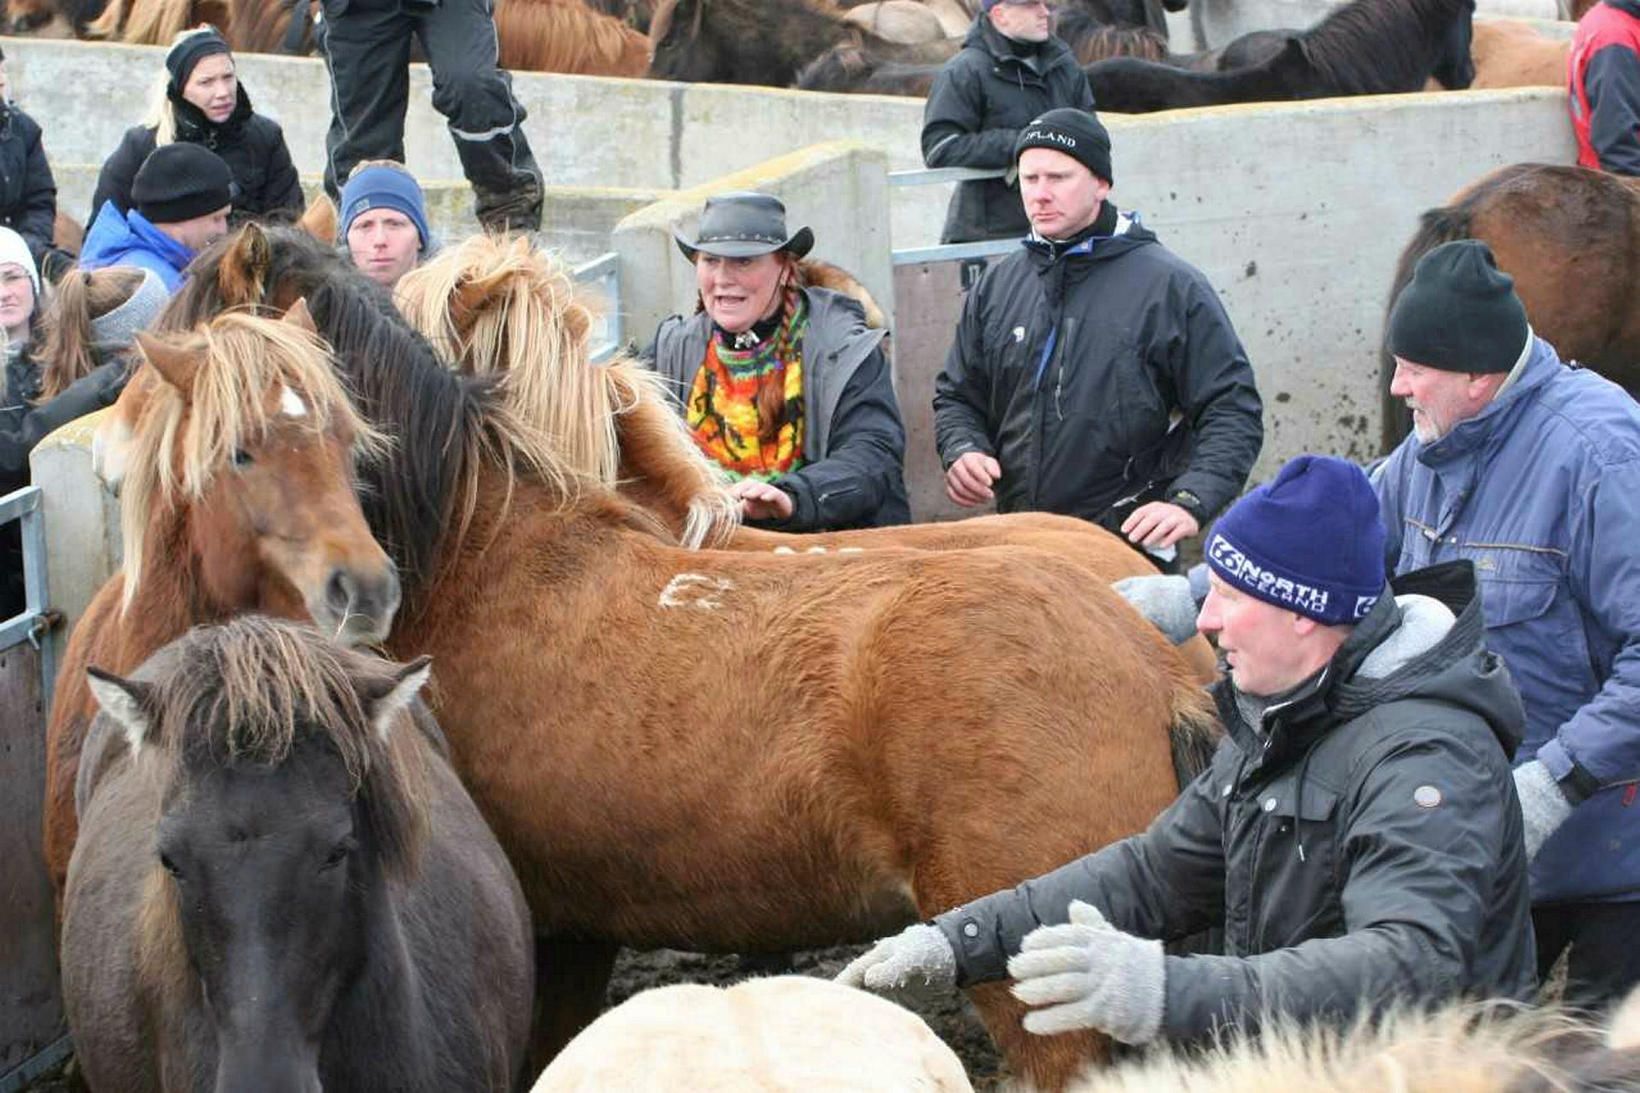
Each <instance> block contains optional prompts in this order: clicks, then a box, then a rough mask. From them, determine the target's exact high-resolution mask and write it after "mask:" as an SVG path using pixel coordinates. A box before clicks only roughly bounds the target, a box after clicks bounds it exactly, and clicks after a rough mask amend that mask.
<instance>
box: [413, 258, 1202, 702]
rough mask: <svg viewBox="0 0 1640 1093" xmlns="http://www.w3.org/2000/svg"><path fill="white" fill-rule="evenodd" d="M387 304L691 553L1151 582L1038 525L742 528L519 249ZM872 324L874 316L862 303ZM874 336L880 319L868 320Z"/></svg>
mask: <svg viewBox="0 0 1640 1093" xmlns="http://www.w3.org/2000/svg"><path fill="white" fill-rule="evenodd" d="M801 272H802V274H803V276H804V278H805V280H806V281H813V280H814V279H816V278H817V277H823V278H826V279H828V281H829V283H830V285H831V286H833V287H839V288H840V290H846V289H845V288H843V286H853V287H854V288H855V289H856V290H859V291H863V289H860V288H859V285H858V282H856V281H854V279H853V278H851V277H849V276H848V275H847V274H846V273H844V272H843V271H841V270H839V269H837V268H836V267H834V266H826V265H825V264H824V263H804V268H803V269H802V271H801ZM395 292H396V295H395V298H396V299H397V301H398V303H399V307H400V308H401V310H402V311H403V312H404V314H405V317H406V318H408V319H409V321H410V323H411V325H412V326H414V327H416V328H417V329H418V330H420V331H421V332H422V334H424V335H425V336H426V337H427V338H428V340H429V341H431V342H432V343H433V345H434V347H435V348H436V349H437V350H438V351H439V352H440V354H441V355H442V356H443V357H444V358H445V359H446V360H450V361H454V362H455V363H456V364H457V366H458V367H459V368H461V369H462V370H463V371H466V372H470V373H472V374H475V375H484V376H495V377H497V378H498V380H499V382H500V384H501V387H502V390H503V391H505V392H506V394H507V397H508V399H509V401H510V402H511V403H512V406H513V409H514V410H515V412H516V413H517V414H518V415H519V416H520V417H521V418H523V419H524V420H526V421H529V422H531V423H532V424H533V425H534V426H535V427H536V428H538V429H540V430H541V431H542V432H543V433H545V434H546V435H548V436H551V437H553V438H555V441H556V444H557V447H558V450H559V452H560V454H561V455H562V457H563V458H564V459H565V460H566V461H567V462H568V463H569V464H570V465H571V466H572V467H574V469H575V470H576V471H577V472H578V473H580V474H583V475H585V476H587V477H589V478H591V479H593V480H594V481H597V482H598V483H600V484H602V485H603V486H605V487H607V488H610V489H618V490H619V491H620V492H621V493H622V494H623V495H624V496H626V497H627V498H629V499H631V500H633V501H636V502H638V503H639V504H640V505H642V506H644V507H645V508H646V509H649V510H650V511H653V512H655V513H657V514H658V515H659V516H660V517H661V519H663V520H664V521H665V522H666V524H667V526H668V527H669V528H671V530H672V531H673V532H674V534H676V535H678V536H679V538H680V541H682V542H683V543H684V544H685V545H687V546H694V545H701V544H705V545H711V546H717V547H721V548H725V549H729V550H753V551H783V552H784V551H796V550H803V551H808V550H819V549H822V548H824V549H832V550H854V549H872V550H880V549H884V548H889V547H909V548H913V549H919V550H953V549H969V548H976V547H990V546H1032V547H1038V548H1041V549H1043V550H1047V551H1050V552H1052V553H1054V554H1058V555H1060V556H1061V557H1064V558H1066V559H1067V560H1070V561H1072V562H1073V563H1075V564H1077V565H1078V566H1080V567H1082V568H1083V569H1085V570H1086V571H1087V572H1088V573H1089V574H1091V575H1092V576H1093V577H1094V578H1095V579H1097V580H1099V581H1101V582H1104V583H1108V582H1110V581H1114V580H1118V579H1120V578H1122V577H1131V576H1141V575H1146V574H1153V573H1154V572H1155V569H1154V567H1152V566H1151V565H1150V563H1149V562H1147V561H1145V560H1144V558H1142V557H1141V556H1140V555H1139V554H1138V553H1137V552H1136V551H1134V550H1133V549H1132V548H1131V547H1129V546H1128V545H1127V544H1125V543H1123V542H1122V541H1121V540H1120V539H1119V538H1117V537H1116V536H1115V535H1112V534H1111V533H1110V532H1108V531H1106V530H1104V529H1103V528H1100V527H1097V526H1095V525H1093V524H1090V523H1087V522H1086V521H1082V520H1075V519H1072V518H1070V517H1065V516H1054V515H1051V514H1048V513H1018V514H1012V515H1006V516H982V517H977V518H974V519H970V520H959V521H955V522H950V523H935V524H910V525H906V526H903V527H892V528H871V529H866V530H860V531H839V532H827V533H822V534H811V535H788V534H784V533H781V532H773V531H763V530H759V529H755V528H747V527H742V526H739V517H738V508H737V506H736V503H735V502H734V500H733V499H732V498H731V497H730V496H729V495H728V493H727V491H726V489H725V487H724V479H723V476H722V474H721V473H720V472H719V471H718V469H717V466H716V465H715V464H714V463H712V462H711V461H710V460H709V459H708V458H707V457H706V456H704V455H703V454H702V453H701V452H700V450H699V449H698V448H697V447H696V446H695V443H694V441H693V440H692V439H691V438H690V436H689V434H688V431H687V430H686V429H685V428H684V425H683V422H682V418H681V417H680V416H679V414H678V413H677V412H676V410H675V408H674V405H673V401H672V396H671V395H669V394H668V393H667V392H666V391H665V389H664V386H663V384H662V382H661V380H660V378H659V377H658V376H657V375H656V374H655V373H654V372H653V371H651V370H650V369H648V368H646V367H644V366H643V365H642V364H641V363H639V362H638V361H635V360H632V359H629V358H625V357H619V358H616V359H615V360H613V361H611V362H608V363H606V364H603V365H598V366H593V365H592V364H590V363H589V360H588V356H589V348H590V342H591V336H592V333H593V331H594V329H595V326H596V307H597V304H596V303H595V301H594V300H592V299H591V298H590V297H589V296H588V294H587V293H585V292H583V291H581V290H580V289H579V287H578V286H577V285H576V284H575V283H574V280H573V279H572V278H571V276H570V273H569V270H568V268H567V267H565V266H564V264H563V263H561V262H559V261H558V260H557V259H556V258H554V257H553V256H552V255H551V254H550V253H549V252H547V251H546V250H544V249H541V248H538V247H535V246H533V245H532V244H531V243H530V241H529V240H527V239H523V238H516V239H510V240H508V239H500V238H496V237H491V236H483V235H479V236H473V237H471V238H469V239H467V240H465V241H464V242H462V243H461V244H459V245H457V246H455V247H449V248H446V249H445V250H444V251H442V252H440V253H439V254H438V255H436V256H435V257H433V258H432V259H431V260H429V261H427V262H425V263H423V264H422V265H421V266H420V267H418V268H417V269H415V270H413V271H411V272H410V273H409V274H406V275H405V277H404V279H403V280H402V281H400V282H399V285H398V286H397V288H396V290H395ZM864 302H865V303H866V304H867V305H868V309H869V310H868V314H870V313H871V311H875V310H876V305H875V303H872V302H870V299H869V296H868V297H867V298H866V300H865V301H864ZM876 314H877V316H878V320H877V321H878V323H879V324H880V323H881V321H882V320H881V312H880V311H877V312H876ZM1184 652H1185V655H1186V656H1187V657H1188V658H1189V660H1190V663H1191V664H1192V665H1193V667H1194V668H1195V669H1196V670H1197V672H1198V674H1199V675H1200V678H1202V679H1203V680H1204V681H1207V680H1211V679H1212V678H1213V677H1214V676H1215V675H1216V665H1215V662H1214V657H1213V653H1212V650H1211V649H1210V648H1209V647H1208V645H1207V643H1206V642H1205V640H1203V639H1202V638H1199V637H1198V638H1193V639H1192V640H1191V641H1190V642H1189V643H1187V645H1186V646H1185V647H1184Z"/></svg>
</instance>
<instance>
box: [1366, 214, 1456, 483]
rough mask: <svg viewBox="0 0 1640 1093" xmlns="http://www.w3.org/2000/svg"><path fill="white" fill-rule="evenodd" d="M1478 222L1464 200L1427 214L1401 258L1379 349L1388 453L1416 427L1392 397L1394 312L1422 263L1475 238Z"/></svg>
mask: <svg viewBox="0 0 1640 1093" xmlns="http://www.w3.org/2000/svg"><path fill="white" fill-rule="evenodd" d="M1474 219H1475V217H1474V211H1473V208H1472V207H1471V205H1470V203H1469V202H1468V201H1462V200H1461V201H1457V202H1454V203H1453V204H1451V205H1442V206H1440V207H1438V208H1434V209H1429V210H1427V211H1426V212H1425V213H1424V215H1423V216H1421V217H1419V218H1418V230H1417V231H1415V232H1413V233H1412V238H1411V239H1409V240H1408V241H1407V245H1406V246H1405V247H1404V248H1402V250H1401V257H1400V258H1399V259H1398V260H1397V262H1396V264H1395V279H1394V280H1393V281H1391V282H1390V286H1389V299H1388V300H1386V301H1384V329H1383V331H1382V333H1381V335H1380V339H1381V340H1380V342H1379V347H1378V393H1379V396H1380V398H1381V399H1382V404H1383V415H1384V419H1383V420H1384V426H1383V429H1384V432H1383V443H1384V451H1386V452H1390V451H1393V450H1394V449H1395V446H1396V445H1397V444H1399V443H1401V441H1402V440H1404V439H1406V435H1407V430H1408V429H1409V428H1410V427H1411V425H1412V420H1411V417H1410V416H1409V415H1408V414H1407V412H1406V411H1405V410H1404V409H1402V408H1401V405H1400V400H1398V399H1396V398H1395V397H1394V396H1393V395H1391V394H1390V393H1389V385H1390V380H1391V379H1393V378H1394V376H1395V358H1394V356H1393V355H1391V353H1390V351H1389V311H1390V308H1392V307H1394V306H1395V300H1396V298H1397V297H1399V296H1400V295H1401V290H1402V289H1404V288H1406V287H1407V282H1408V281H1410V280H1412V271H1413V269H1415V268H1416V267H1417V265H1418V259H1420V258H1422V257H1423V256H1424V255H1426V254H1428V253H1429V252H1430V251H1432V250H1434V249H1435V248H1436V247H1438V246H1440V245H1441V244H1442V243H1451V242H1454V241H1455V240H1459V239H1470V238H1473V236H1472V226H1473V224H1474Z"/></svg>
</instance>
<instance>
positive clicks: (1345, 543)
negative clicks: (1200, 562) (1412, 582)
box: [1206, 455, 1388, 626]
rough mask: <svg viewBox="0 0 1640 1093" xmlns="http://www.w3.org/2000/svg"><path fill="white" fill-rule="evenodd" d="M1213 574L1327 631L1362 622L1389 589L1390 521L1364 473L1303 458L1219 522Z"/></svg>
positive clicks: (1212, 542)
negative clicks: (1386, 521)
mask: <svg viewBox="0 0 1640 1093" xmlns="http://www.w3.org/2000/svg"><path fill="white" fill-rule="evenodd" d="M1206 558H1207V565H1208V568H1209V569H1211V570H1212V571H1213V573H1214V574H1216V575H1217V576H1218V578H1219V579H1220V580H1222V581H1224V582H1225V583H1226V584H1228V585H1230V586H1232V587H1233V588H1237V589H1240V590H1241V591H1243V592H1246V593H1247V594H1248V595H1250V596H1254V597H1257V598H1258V599H1261V600H1263V601H1264V602H1266V603H1271V604H1274V605H1275V606H1277V607H1284V608H1286V609H1287V610H1289V611H1295V612H1297V613H1298V614H1300V615H1304V616H1306V617H1308V618H1312V619H1314V620H1316V621H1317V622H1319V623H1322V624H1324V625H1327V626H1340V625H1346V624H1351V623H1356V622H1359V621H1360V620H1361V619H1362V618H1364V617H1365V616H1366V614H1367V612H1368V611H1370V610H1372V605H1373V604H1375V603H1376V602H1378V598H1379V597H1380V596H1382V595H1383V594H1384V590H1385V586H1386V584H1387V583H1388V581H1387V577H1386V571H1385V565H1384V520H1383V517H1382V515H1380V512H1379V508H1378V495H1377V494H1376V493H1374V492H1373V489H1372V483H1370V482H1368V481H1367V476H1366V475H1365V474H1363V473H1362V472H1361V468H1360V467H1357V466H1356V465H1355V464H1354V463H1350V462H1347V461H1345V460H1342V459H1335V458H1333V457H1332V456H1325V455H1301V456H1297V457H1295V458H1293V459H1291V460H1289V461H1288V462H1287V465H1286V466H1284V467H1282V468H1281V471H1280V472H1279V473H1278V474H1277V475H1276V476H1275V478H1274V479H1273V480H1271V481H1269V482H1266V483H1265V484H1264V485H1262V486H1259V487H1258V488H1257V489H1255V490H1253V491H1252V492H1251V493H1249V494H1248V495H1247V496H1246V497H1243V498H1242V499H1241V500H1240V501H1237V502H1236V503H1235V504H1234V505H1232V506H1231V508H1230V511H1229V512H1226V513H1225V514H1224V515H1223V516H1221V517H1220V518H1219V520H1218V522H1217V523H1216V524H1214V525H1213V530H1212V531H1211V533H1209V535H1208V537H1207V548H1206Z"/></svg>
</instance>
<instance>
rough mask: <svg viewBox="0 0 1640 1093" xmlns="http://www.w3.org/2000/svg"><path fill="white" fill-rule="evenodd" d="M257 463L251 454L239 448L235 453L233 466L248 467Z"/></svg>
mask: <svg viewBox="0 0 1640 1093" xmlns="http://www.w3.org/2000/svg"><path fill="white" fill-rule="evenodd" d="M255 462H256V460H255V459H254V458H253V457H252V456H251V453H250V452H247V451H246V450H245V449H244V448H239V449H237V450H235V452H234V453H233V465H234V466H236V467H248V466H250V465H251V464H252V463H255Z"/></svg>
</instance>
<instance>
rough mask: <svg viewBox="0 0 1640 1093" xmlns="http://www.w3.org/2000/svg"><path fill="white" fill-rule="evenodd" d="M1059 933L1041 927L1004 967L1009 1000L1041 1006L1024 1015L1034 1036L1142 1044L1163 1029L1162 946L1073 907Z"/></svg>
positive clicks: (1077, 904)
mask: <svg viewBox="0 0 1640 1093" xmlns="http://www.w3.org/2000/svg"><path fill="white" fill-rule="evenodd" d="M1070 916H1071V920H1070V922H1069V923H1067V924H1066V925H1064V926H1039V927H1037V928H1036V929H1034V930H1032V931H1031V932H1030V933H1028V934H1026V935H1025V941H1024V943H1023V944H1021V945H1020V947H1019V954H1018V955H1017V956H1015V957H1014V958H1013V959H1012V960H1010V961H1008V974H1009V975H1011V976H1013V977H1014V978H1015V979H1016V980H1018V982H1016V983H1015V984H1014V997H1015V998H1017V999H1019V1000H1020V1001H1021V1002H1024V1003H1025V1004H1026V1005H1027V1006H1041V1007H1046V1008H1043V1009H1036V1010H1032V1011H1031V1012H1030V1013H1027V1014H1026V1015H1025V1028H1026V1030H1027V1031H1029V1032H1034V1033H1036V1034H1038V1035H1039V1036H1052V1035H1054V1034H1055V1033H1060V1032H1075V1031H1077V1030H1079V1029H1094V1030H1096V1031H1099V1032H1103V1033H1106V1034H1108V1035H1110V1036H1112V1037H1114V1038H1116V1039H1118V1040H1120V1041H1122V1042H1123V1043H1125V1044H1146V1043H1149V1042H1150V1041H1151V1040H1154V1039H1155V1038H1156V1034H1157V1032H1158V1031H1160V1030H1161V1027H1162V1006H1163V1003H1164V1002H1165V1000H1166V992H1165V987H1166V977H1167V965H1166V963H1165V962H1164V958H1163V956H1162V943H1161V942H1160V941H1146V940H1145V939H1144V938H1141V937H1134V936H1133V935H1132V934H1125V933H1123V932H1122V931H1120V930H1118V929H1117V928H1116V927H1114V926H1112V925H1111V924H1110V923H1109V922H1106V921H1105V916H1104V915H1102V914H1100V913H1099V909H1098V908H1097V907H1094V906H1092V905H1091V904H1087V903H1083V902H1082V901H1081V900H1073V901H1072V902H1071V906H1070Z"/></svg>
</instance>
